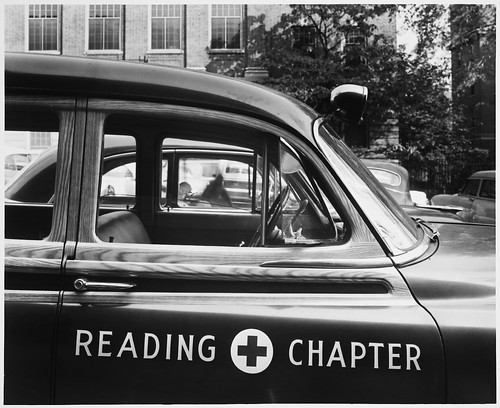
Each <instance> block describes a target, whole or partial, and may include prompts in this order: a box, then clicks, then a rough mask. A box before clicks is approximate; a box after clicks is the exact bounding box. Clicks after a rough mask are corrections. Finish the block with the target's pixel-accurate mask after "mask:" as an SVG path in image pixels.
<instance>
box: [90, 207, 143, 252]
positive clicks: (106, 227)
mask: <svg viewBox="0 0 500 408" xmlns="http://www.w3.org/2000/svg"><path fill="white" fill-rule="evenodd" d="M97 236H98V237H99V239H101V241H104V242H121V243H140V244H150V243H151V239H150V237H149V234H148V232H147V231H146V228H144V225H143V224H142V221H141V220H140V219H139V217H138V216H137V215H135V214H134V213H132V212H130V211H114V212H111V213H107V214H103V215H101V216H99V218H98V220H97Z"/></svg>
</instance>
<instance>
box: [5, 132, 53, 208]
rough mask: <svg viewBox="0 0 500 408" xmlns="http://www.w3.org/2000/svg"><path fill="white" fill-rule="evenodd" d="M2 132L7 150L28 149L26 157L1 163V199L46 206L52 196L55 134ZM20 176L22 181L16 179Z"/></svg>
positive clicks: (20, 156)
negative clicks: (2, 196)
mask: <svg viewBox="0 0 500 408" xmlns="http://www.w3.org/2000/svg"><path fill="white" fill-rule="evenodd" d="M33 129H34V130H29V131H6V132H5V138H6V141H7V142H8V143H10V146H12V145H14V146H15V145H24V146H26V145H28V146H31V148H30V152H31V153H29V154H28V155H19V154H16V155H11V156H9V157H8V158H6V161H5V167H6V168H5V182H6V184H7V183H8V184H7V186H6V191H5V197H6V198H8V199H10V200H15V201H21V202H26V203H45V204H46V203H50V202H52V199H53V196H54V188H55V176H56V164H57V144H58V139H59V133H58V132H56V131H54V132H40V131H37V130H36V127H33ZM21 174H23V176H22V177H20V175H21Z"/></svg>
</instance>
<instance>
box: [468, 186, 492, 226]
mask: <svg viewBox="0 0 500 408" xmlns="http://www.w3.org/2000/svg"><path fill="white" fill-rule="evenodd" d="M495 207H496V206H495V180H494V179H482V180H481V187H480V190H479V194H478V196H477V198H476V199H475V200H474V203H473V205H472V214H473V216H472V221H474V222H480V223H487V224H494V223H495V218H496V214H495V213H496V208H495Z"/></svg>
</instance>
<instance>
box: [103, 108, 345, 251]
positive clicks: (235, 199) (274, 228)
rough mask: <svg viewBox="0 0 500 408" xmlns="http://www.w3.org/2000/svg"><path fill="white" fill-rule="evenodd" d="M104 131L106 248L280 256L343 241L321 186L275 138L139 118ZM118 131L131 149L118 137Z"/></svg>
mask: <svg viewBox="0 0 500 408" xmlns="http://www.w3.org/2000/svg"><path fill="white" fill-rule="evenodd" d="M107 123H108V124H109V127H108V128H106V123H105V134H106V136H105V143H104V157H103V170H102V171H101V174H102V179H101V184H100V200H99V204H100V210H99V216H98V220H97V224H96V227H97V231H96V234H97V236H98V237H99V238H100V239H101V240H102V241H104V242H110V243H148V244H149V243H152V244H177V245H207V246H262V245H266V246H268V245H272V246H288V245H318V244H324V243H338V242H341V241H342V239H343V237H344V231H343V226H344V224H343V223H342V220H340V217H339V215H338V214H340V213H341V212H340V211H337V209H336V205H335V203H334V202H333V201H332V200H330V199H329V198H328V194H326V192H325V191H324V190H323V189H322V188H321V187H320V186H321V183H322V182H321V181H320V180H319V179H318V178H317V177H316V176H314V175H313V174H309V173H308V171H307V169H306V167H305V166H304V163H303V162H302V161H303V159H302V158H300V157H299V156H298V155H297V153H296V152H294V151H292V150H290V148H289V147H285V146H284V145H282V144H281V143H280V139H279V138H278V137H276V136H273V135H270V134H264V133H262V132H260V131H258V130H255V129H251V128H250V129H248V128H246V127H244V126H242V125H238V126H234V127H231V128H227V127H226V126H227V125H226V124H225V123H220V124H211V125H210V126H208V127H204V126H201V125H200V124H197V126H193V124H191V123H188V124H186V123H183V122H182V123H181V122H179V123H176V122H168V123H167V122H165V123H164V122H163V121H161V120H149V119H148V118H147V117H144V118H140V119H139V118H133V119H132V118H123V117H121V116H116V117H113V116H111V117H108V119H107ZM124 124H127V127H130V128H133V129H135V131H134V138H132V139H133V140H132V141H134V140H135V142H136V145H135V144H134V143H131V141H130V140H128V138H126V137H125V136H120V135H119V132H116V129H124V128H125V126H124ZM200 129H201V130H200ZM106 130H112V131H111V132H109V131H108V132H106ZM108 133H109V135H107V134H108ZM171 133H174V135H172V136H170V134H171ZM129 138H130V136H129ZM111 142H113V143H111ZM136 150H137V151H136ZM134 204H135V205H134ZM139 204H140V205H139ZM113 205H114V206H116V207H117V208H110V206H113ZM123 209H125V210H127V211H123Z"/></svg>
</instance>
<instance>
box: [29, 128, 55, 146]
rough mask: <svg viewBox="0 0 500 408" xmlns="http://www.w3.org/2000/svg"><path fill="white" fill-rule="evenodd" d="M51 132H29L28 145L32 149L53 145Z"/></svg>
mask: <svg viewBox="0 0 500 408" xmlns="http://www.w3.org/2000/svg"><path fill="white" fill-rule="evenodd" d="M52 139H53V137H52V133H51V132H31V134H30V147H31V148H32V149H46V148H47V147H50V146H52V145H53V143H52Z"/></svg>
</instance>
